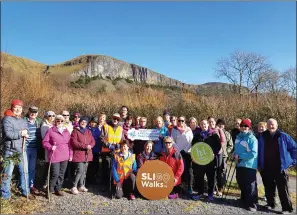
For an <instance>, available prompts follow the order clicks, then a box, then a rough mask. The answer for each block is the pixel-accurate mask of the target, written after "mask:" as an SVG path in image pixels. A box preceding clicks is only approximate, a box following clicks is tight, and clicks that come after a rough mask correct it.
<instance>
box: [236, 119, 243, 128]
mask: <svg viewBox="0 0 297 215" xmlns="http://www.w3.org/2000/svg"><path fill="white" fill-rule="evenodd" d="M241 121H242V120H241V119H236V120H235V126H234V127H235V128H237V129H240V123H241Z"/></svg>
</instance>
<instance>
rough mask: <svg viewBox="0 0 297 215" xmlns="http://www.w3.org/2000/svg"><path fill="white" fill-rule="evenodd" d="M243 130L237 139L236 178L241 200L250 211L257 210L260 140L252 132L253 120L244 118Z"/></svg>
mask: <svg viewBox="0 0 297 215" xmlns="http://www.w3.org/2000/svg"><path fill="white" fill-rule="evenodd" d="M240 130H241V132H240V133H239V134H238V135H237V137H236V140H235V149H234V153H233V155H234V158H235V163H236V180H237V183H238V185H239V188H240V191H241V201H242V203H243V205H244V207H245V208H246V209H247V210H249V211H253V212H255V211H257V206H256V204H257V202H258V189H257V177H256V174H257V167H258V159H257V157H258V140H257V138H256V137H255V136H254V135H253V134H252V132H251V121H250V120H248V119H243V120H242V121H241V123H240Z"/></svg>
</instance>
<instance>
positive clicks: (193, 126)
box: [189, 119, 197, 130]
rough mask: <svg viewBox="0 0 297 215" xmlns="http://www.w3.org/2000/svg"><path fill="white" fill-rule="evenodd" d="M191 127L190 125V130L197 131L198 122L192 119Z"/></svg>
mask: <svg viewBox="0 0 297 215" xmlns="http://www.w3.org/2000/svg"><path fill="white" fill-rule="evenodd" d="M189 125H190V128H191V129H192V130H195V129H196V128H197V122H196V120H194V119H191V120H190V123H189Z"/></svg>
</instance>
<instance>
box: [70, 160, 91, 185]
mask: <svg viewBox="0 0 297 215" xmlns="http://www.w3.org/2000/svg"><path fill="white" fill-rule="evenodd" d="M72 166H73V181H72V186H73V187H77V185H78V187H82V186H85V180H86V173H87V169H88V162H73V163H72Z"/></svg>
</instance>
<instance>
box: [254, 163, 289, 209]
mask: <svg viewBox="0 0 297 215" xmlns="http://www.w3.org/2000/svg"><path fill="white" fill-rule="evenodd" d="M260 173H261V177H262V181H263V184H264V188H265V196H266V199H267V204H269V205H270V206H275V191H276V187H277V190H278V195H279V199H280V202H281V205H282V209H283V211H292V210H293V207H292V201H291V197H290V193H289V187H288V182H289V176H288V174H287V172H286V171H282V172H279V171H274V170H270V171H268V170H265V169H264V170H263V171H261V172H260Z"/></svg>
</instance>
